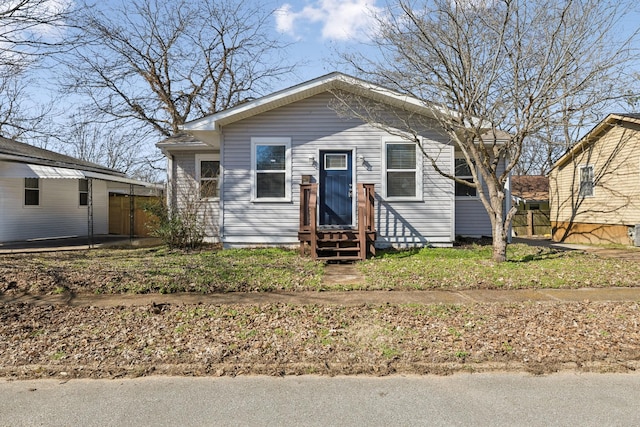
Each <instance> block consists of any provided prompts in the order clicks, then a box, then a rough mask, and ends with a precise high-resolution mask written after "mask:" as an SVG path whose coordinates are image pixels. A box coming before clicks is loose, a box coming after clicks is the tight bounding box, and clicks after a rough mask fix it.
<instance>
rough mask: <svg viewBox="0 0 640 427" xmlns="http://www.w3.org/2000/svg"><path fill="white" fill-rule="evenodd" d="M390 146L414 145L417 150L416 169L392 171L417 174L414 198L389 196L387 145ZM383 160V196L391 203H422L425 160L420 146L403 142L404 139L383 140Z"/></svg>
mask: <svg viewBox="0 0 640 427" xmlns="http://www.w3.org/2000/svg"><path fill="white" fill-rule="evenodd" d="M388 144H403V145H414V148H415V150H416V165H415V169H392V170H391V171H392V172H394V171H398V172H401V171H407V172H411V171H414V173H415V191H416V192H415V195H414V196H413V197H411V196H388V195H387V172H388V170H387V145H388ZM381 150H382V156H381V157H382V159H381V163H382V165H381V166H382V167H381V169H382V171H381V173H382V177H381V182H382V185H381V187H382V195H383V197H384V199H385V200H387V201H389V202H422V201H424V176H423V174H424V168H423V163H424V159H423V156H422V151H421V150H420V147H418V144H417V143H415V142H411V141H407V140H403V139H398V138H389V137H387V138H385V137H383V138H382V148H381Z"/></svg>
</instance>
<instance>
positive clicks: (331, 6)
mask: <svg viewBox="0 0 640 427" xmlns="http://www.w3.org/2000/svg"><path fill="white" fill-rule="evenodd" d="M276 7H277V9H276V12H275V14H274V29H275V31H276V32H277V33H278V34H279V36H280V37H282V39H283V40H284V41H286V42H291V43H293V46H292V52H293V54H294V57H297V58H299V59H300V60H304V61H307V64H306V65H305V66H303V67H301V68H300V69H298V73H297V74H298V76H299V77H300V78H301V81H304V80H309V79H313V78H315V77H319V76H321V75H323V74H327V73H329V72H332V71H344V70H336V67H335V65H332V63H331V61H330V57H331V56H332V55H333V56H335V50H345V49H353V48H358V49H360V50H361V49H363V48H364V47H363V45H362V44H361V43H362V42H366V41H367V34H368V32H370V31H371V30H373V29H375V24H376V23H375V20H374V19H373V18H372V14H373V13H376V12H380V11H381V10H382V9H381V7H382V1H380V0H285V1H282V2H277V3H276ZM295 83H299V82H295Z"/></svg>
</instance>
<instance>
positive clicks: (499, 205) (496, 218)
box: [489, 191, 507, 262]
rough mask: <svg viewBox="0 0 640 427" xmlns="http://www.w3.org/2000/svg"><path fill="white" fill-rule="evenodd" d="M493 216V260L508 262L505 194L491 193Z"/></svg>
mask: <svg viewBox="0 0 640 427" xmlns="http://www.w3.org/2000/svg"><path fill="white" fill-rule="evenodd" d="M489 193H490V203H491V208H492V211H493V214H492V215H490V217H491V237H492V238H493V257H492V258H493V260H494V261H495V262H505V261H506V260H507V233H506V231H505V230H506V227H505V215H504V196H505V195H504V193H503V192H500V191H489Z"/></svg>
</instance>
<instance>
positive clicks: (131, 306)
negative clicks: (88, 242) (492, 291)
mask: <svg viewBox="0 0 640 427" xmlns="http://www.w3.org/2000/svg"><path fill="white" fill-rule="evenodd" d="M25 274H27V275H28V274H29V272H25ZM88 274H90V272H89V273H88ZM344 274H345V272H343V274H342V276H344ZM340 276H341V275H340V274H338V275H337V277H338V278H337V279H336V280H339V277H340ZM29 277H31V276H29ZM29 280H32V278H30V279H29ZM87 280H89V279H88V278H87ZM390 293H392V292H389V293H388V294H390ZM365 294H366V295H368V297H367V299H366V301H365V302H362V301H360V302H354V301H353V300H352V297H353V296H354V295H356V294H355V293H353V292H344V293H333V292H332V293H329V292H327V293H324V292H318V293H316V294H315V295H313V298H308V299H307V300H304V299H302V300H297V301H292V300H282V301H278V300H274V299H273V298H271V299H269V298H261V295H266V294H265V293H262V294H260V293H246V294H242V295H240V294H239V295H236V297H243V298H245V297H246V298H245V300H244V301H243V302H242V303H238V299H236V300H235V301H234V300H233V298H230V299H227V300H225V301H224V302H214V301H211V300H208V301H203V300H202V299H197V298H195V299H194V298H192V299H189V298H183V299H175V300H171V301H170V302H166V301H167V300H162V299H161V298H159V296H158V295H147V296H145V297H144V298H147V299H144V300H143V299H141V298H140V297H132V296H130V295H109V302H108V304H104V303H100V302H99V301H100V300H98V299H95V300H94V301H95V303H91V294H87V295H72V294H69V295H46V294H41V295H30V298H31V301H30V302H28V303H27V302H24V301H23V300H21V299H20V298H21V296H24V295H23V291H22V290H20V289H18V287H15V288H11V286H7V288H6V289H3V292H2V295H0V296H1V297H2V298H3V300H4V303H2V302H0V354H1V355H2V357H1V358H0V377H5V378H10V379H31V378H60V379H69V378H119V377H137V376H143V375H189V376H222V375H249V374H266V375H278V376H280V375H303V374H323V375H356V374H364V375H389V374H396V373H397V374H427V373H429V374H443V375H445V374H451V373H454V372H492V371H524V372H530V373H532V374H545V373H550V372H556V371H563V370H573V371H583V372H585V371H589V372H628V371H635V370H636V369H638V368H640V328H639V324H640V304H639V301H638V300H627V301H613V302H612V301H595V300H592V301H590V300H586V299H585V300H577V301H549V300H535V299H526V298H525V299H524V300H521V299H517V298H513V299H512V300H501V301H494V302H482V303H479V302H475V301H473V300H470V301H469V302H466V303H460V302H458V301H447V300H444V301H441V302H439V303H425V302H415V301H414V302H411V301H395V302H389V300H390V298H389V296H388V295H385V292H384V291H381V292H370V293H367V292H365ZM271 296H272V297H273V296H275V297H277V293H273V294H272V295H271ZM80 297H82V298H84V301H85V302H84V303H83V304H74V301H76V302H77V301H78V300H80V299H82V298H80ZM249 297H250V298H249ZM47 298H53V299H55V302H52V301H49V300H47ZM323 298H324V301H323ZM65 299H66V302H65ZM133 299H136V303H132V300H133ZM336 299H337V300H341V299H342V301H341V302H338V303H336ZM7 300H12V302H8V301H7ZM61 300H62V303H61V302H60V301H61ZM350 300H351V302H349V301H350ZM87 301H89V302H87Z"/></svg>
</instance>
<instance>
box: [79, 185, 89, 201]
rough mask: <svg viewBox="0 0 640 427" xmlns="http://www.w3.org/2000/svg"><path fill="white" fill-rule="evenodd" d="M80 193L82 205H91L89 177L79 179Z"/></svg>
mask: <svg viewBox="0 0 640 427" xmlns="http://www.w3.org/2000/svg"><path fill="white" fill-rule="evenodd" d="M78 193H79V194H80V201H79V204H80V206H88V205H89V180H88V179H79V180H78Z"/></svg>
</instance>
